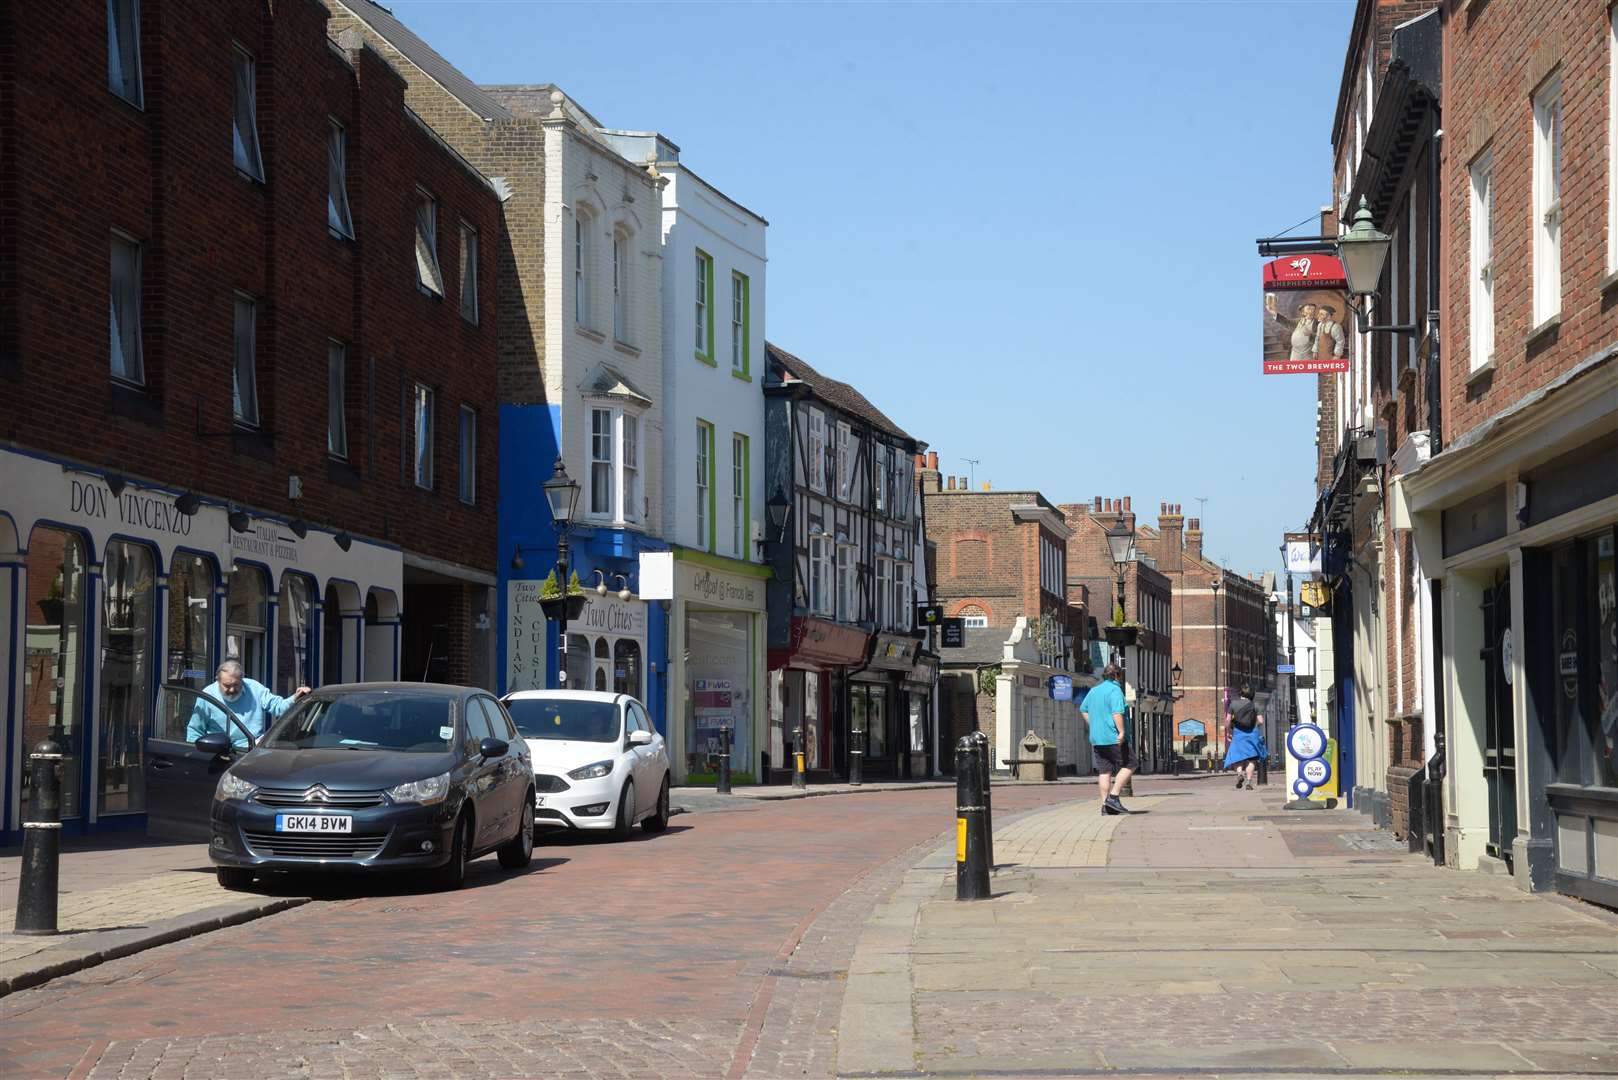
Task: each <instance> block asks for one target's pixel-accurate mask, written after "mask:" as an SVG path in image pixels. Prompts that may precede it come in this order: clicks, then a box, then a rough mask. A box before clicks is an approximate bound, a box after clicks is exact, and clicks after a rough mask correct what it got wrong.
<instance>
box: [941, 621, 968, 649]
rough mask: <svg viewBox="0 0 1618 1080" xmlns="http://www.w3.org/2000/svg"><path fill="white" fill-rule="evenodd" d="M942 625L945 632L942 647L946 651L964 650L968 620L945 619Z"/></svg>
mask: <svg viewBox="0 0 1618 1080" xmlns="http://www.w3.org/2000/svg"><path fill="white" fill-rule="evenodd" d="M941 625H942V626H943V630H944V633H943V638H942V641H941V645H942V647H943V648H946V649H964V648H966V620H965V619H945V620H944V621H943V623H942V624H941Z"/></svg>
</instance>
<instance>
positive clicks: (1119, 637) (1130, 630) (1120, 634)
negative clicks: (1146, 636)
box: [1101, 623, 1140, 649]
mask: <svg viewBox="0 0 1618 1080" xmlns="http://www.w3.org/2000/svg"><path fill="white" fill-rule="evenodd" d="M1101 632H1102V634H1103V635H1105V637H1106V639H1107V644H1108V645H1111V646H1112V647H1113V648H1116V649H1127V648H1129V646H1131V645H1133V644H1135V641H1136V639H1138V638H1139V637H1140V626H1139V624H1136V623H1125V624H1124V625H1122V626H1105V627H1102V629H1101Z"/></svg>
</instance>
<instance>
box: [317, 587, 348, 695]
mask: <svg viewBox="0 0 1618 1080" xmlns="http://www.w3.org/2000/svg"><path fill="white" fill-rule="evenodd" d="M343 648H344V642H343V601H342V599H341V598H340V597H339V596H338V595H337V586H335V585H328V586H326V599H325V603H323V604H322V605H321V609H320V683H321V685H326V684H329V683H340V682H347V681H348V678H347V676H346V675H344V674H343Z"/></svg>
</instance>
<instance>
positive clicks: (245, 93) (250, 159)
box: [231, 48, 264, 180]
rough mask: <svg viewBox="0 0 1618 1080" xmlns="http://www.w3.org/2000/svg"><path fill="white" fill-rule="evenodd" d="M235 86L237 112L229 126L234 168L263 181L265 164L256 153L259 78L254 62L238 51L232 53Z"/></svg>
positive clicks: (257, 150)
mask: <svg viewBox="0 0 1618 1080" xmlns="http://www.w3.org/2000/svg"><path fill="white" fill-rule="evenodd" d="M231 65H232V68H233V73H234V75H235V83H236V112H235V116H234V117H233V119H232V125H231V142H232V144H233V147H234V150H235V155H236V168H238V169H240V170H241V171H242V172H244V173H246V174H247V175H248V176H251V177H252V178H253V179H254V180H263V179H264V161H263V159H262V158H261V157H260V156H259V149H258V74H257V69H256V66H255V65H254V63H253V58H252V57H251V56H249V55H248V54H247V52H246V51H244V50H242V49H240V48H237V49H235V50H233V51H232V53H231Z"/></svg>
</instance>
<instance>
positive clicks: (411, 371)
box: [0, 0, 501, 569]
mask: <svg viewBox="0 0 1618 1080" xmlns="http://www.w3.org/2000/svg"><path fill="white" fill-rule="evenodd" d="M140 8H141V52H142V67H143V75H144V89H145V100H144V107H143V108H140V109H137V108H134V107H132V106H131V105H129V104H128V103H126V102H125V101H124V100H123V99H122V98H120V97H118V96H116V95H114V94H112V93H110V92H109V91H108V89H107V63H108V61H107V49H106V41H107V27H106V13H105V11H103V10H102V9H101V8H98V7H93V6H86V5H67V6H65V7H56V6H53V5H39V4H24V5H7V10H6V14H5V16H4V17H5V18H6V19H8V20H9V27H8V29H9V34H8V35H6V37H5V40H7V41H10V42H14V43H15V47H14V51H11V52H8V53H4V54H0V63H3V65H4V70H5V74H4V75H3V76H0V85H4V86H7V87H9V88H10V89H9V90H8V91H7V92H6V106H5V107H7V108H9V109H10V110H11V112H10V118H9V119H10V122H9V123H8V124H6V125H5V127H6V131H7V134H6V136H5V138H6V143H5V147H4V156H3V158H0V162H3V165H0V174H3V175H4V177H5V179H4V185H5V190H7V191H10V192H13V193H14V199H13V200H9V201H7V203H6V211H5V212H6V213H7V215H8V217H7V218H6V220H5V221H4V222H3V224H4V228H0V234H3V235H4V236H6V238H7V240H6V245H5V247H4V248H0V282H5V283H6V285H5V295H4V298H3V300H0V304H3V314H4V315H5V325H6V334H7V338H8V345H9V349H10V352H9V355H10V356H11V358H12V359H11V361H10V362H9V363H8V364H6V365H5V366H4V367H3V368H0V379H3V380H4V381H3V382H0V395H3V396H4V397H5V399H6V401H7V408H6V409H5V410H4V411H3V414H0V438H3V439H6V440H10V441H14V442H17V443H20V444H23V445H26V446H29V447H34V448H37V449H41V450H45V451H49V452H55V453H60V454H62V455H64V456H71V457H76V458H80V459H86V460H88V461H89V462H91V463H93V464H99V465H104V466H116V467H118V468H119V469H121V470H124V471H126V472H128V473H130V474H132V475H134V476H137V477H142V478H151V479H154V480H157V481H160V482H163V483H166V484H168V485H171V486H176V487H187V488H192V489H194V490H197V491H199V492H201V493H204V494H208V495H213V496H215V497H219V498H231V499H236V500H239V501H241V502H243V503H245V504H247V505H249V506H252V507H255V508H259V509H262V510H266V511H269V512H271V513H279V514H283V515H287V516H295V517H302V518H305V519H306V520H309V521H311V522H313V523H315V524H324V525H328V526H332V527H340V528H346V529H348V530H349V531H351V532H354V533H357V534H361V535H366V536H371V537H375V538H380V539H382V540H386V541H390V542H392V543H395V544H398V545H400V546H402V547H404V548H406V549H408V550H412V551H417V552H421V553H424V554H427V555H432V556H435V557H439V558H443V559H446V560H451V561H454V562H459V563H464V564H470V565H474V566H477V567H479V568H483V569H488V568H491V567H492V566H493V564H494V549H495V518H494V514H495V497H496V492H495V477H496V474H497V470H496V464H495V451H496V447H497V441H498V440H497V424H498V411H497V409H496V398H495V395H494V392H493V385H492V384H493V380H492V374H493V368H494V358H495V326H494V323H495V309H494V301H493V297H494V289H493V288H492V287H488V288H485V289H483V290H481V291H480V303H479V305H478V321H477V323H476V324H474V323H471V322H468V321H466V320H464V319H462V317H461V315H460V291H459V280H458V272H457V271H458V268H459V265H460V230H459V226H460V223H461V222H462V221H465V222H467V223H469V224H471V225H472V226H473V227H475V228H476V229H477V231H478V233H479V236H480V238H481V241H482V242H481V245H480V263H479V278H480V280H481V281H483V282H485V283H490V284H492V282H493V280H494V257H495V252H496V251H497V250H498V249H499V248H500V246H501V241H500V219H499V204H498V199H497V197H496V195H495V194H494V192H493V191H492V190H491V188H490V187H489V185H488V184H487V183H486V182H485V181H484V180H483V179H482V178H481V177H479V176H478V175H476V174H475V173H474V172H473V171H472V170H470V169H469V168H468V167H467V166H466V164H465V163H464V162H462V161H461V160H459V159H458V158H457V157H455V156H454V155H453V154H452V153H450V152H448V151H447V149H445V148H444V147H442V146H441V145H440V144H439V143H438V141H437V140H436V139H435V138H434V137H433V136H432V134H431V133H430V132H428V131H426V130H425V129H424V128H423V127H422V126H421V125H420V124H419V123H418V122H416V121H415V120H413V119H412V118H411V117H410V116H409V115H408V114H407V112H406V110H405V106H404V98H403V92H404V84H403V83H402V82H401V81H400V79H399V78H398V77H397V75H396V74H395V73H394V72H393V71H392V70H391V69H390V68H389V67H388V65H387V64H386V63H385V62H384V60H383V59H382V57H380V56H379V55H377V54H376V53H374V52H369V51H363V52H350V53H348V54H346V55H343V54H341V53H339V52H338V51H335V50H334V49H333V48H332V47H331V45H330V44H329V43H328V40H327V32H326V17H325V12H324V10H323V9H322V8H321V7H320V6H319V5H318V4H314V3H308V2H289V3H283V4H277V5H275V7H274V9H273V13H272V11H271V9H270V8H268V7H267V6H262V5H256V4H255V5H230V4H215V3H208V2H205V0H146V2H144V3H142V4H141V5H140ZM232 41H235V42H239V43H241V44H242V45H244V46H247V47H248V48H249V49H250V50H251V51H252V53H253V55H254V58H255V60H256V62H257V100H256V105H257V113H258V131H259V140H260V144H261V149H262V155H263V161H264V171H265V178H266V179H265V181H264V182H262V183H261V182H258V181H255V180H252V179H249V178H247V177H245V176H243V175H241V174H239V173H238V172H237V171H236V169H235V168H234V166H233V163H232V154H231V116H232V104H233V100H234V93H233V87H232V76H231V64H230V62H229V50H228V46H227V45H226V44H225V43H229V42H232ZM328 116H331V117H334V118H336V119H337V120H338V121H339V122H341V123H342V124H343V125H344V127H345V129H346V131H347V134H348V184H347V189H348V195H349V200H350V205H351V209H352V212H353V219H354V223H355V231H356V236H357V239H356V240H353V241H350V240H345V239H339V238H336V237H334V236H333V235H332V234H330V233H329V231H328V228H327V217H326V201H327V172H328V169H327V166H328V151H327V145H328V144H327V137H328V130H329V127H328V123H327V117H328ZM418 185H419V186H421V187H422V188H425V189H426V190H428V191H430V192H431V193H432V194H433V196H434V197H435V198H436V199H437V201H438V206H439V210H438V252H437V255H438V260H439V263H440V265H441V266H442V267H443V270H444V277H445V288H446V294H445V296H444V297H443V298H441V299H440V298H433V297H428V296H425V295H423V294H422V293H421V292H420V291H419V289H418V288H417V285H416V267H415V254H414V245H415V207H416V189H417V186H418ZM115 230H116V231H119V232H122V233H124V234H127V235H128V236H130V237H132V238H134V239H136V240H138V241H139V242H140V243H141V245H142V261H143V272H142V279H143V294H142V300H141V313H142V344H143V351H144V358H145V366H146V381H145V386H144V387H143V388H139V389H127V388H125V389H122V390H120V389H118V388H115V387H114V385H113V383H112V381H111V379H110V377H109V372H110V366H109V365H110V345H109V341H108V330H107V321H106V315H105V312H106V310H107V297H108V291H109V280H110V270H109V247H110V242H111V237H112V235H113V233H114V231H115ZM238 294H245V295H249V296H251V297H253V298H254V300H255V301H256V303H257V307H258V323H257V350H256V359H257V368H258V372H257V384H258V394H259V399H260V412H261V417H262V419H261V429H262V432H263V433H265V434H266V435H268V434H273V440H271V439H269V438H260V437H254V436H252V435H247V436H242V437H235V438H232V437H225V438H207V439H203V438H199V437H198V435H197V426H198V424H199V422H200V424H201V426H202V427H203V428H204V429H205V430H207V431H210V432H221V431H224V432H228V431H230V430H231V428H232V404H231V401H232V396H231V371H232V366H231V365H232V360H231V358H232V340H233V308H234V300H235V297H236V296H237V295H238ZM332 339H335V340H338V341H342V342H344V343H346V344H347V346H348V350H349V361H348V383H347V386H346V387H345V390H346V395H347V423H348V435H349V444H350V445H349V457H348V461H347V464H346V465H345V464H341V463H334V462H330V461H329V458H328V454H327V449H326V415H327V388H326V370H327V343H328V341H329V340H332ZM418 379H419V380H421V381H422V382H424V383H426V384H427V385H429V386H431V387H432V388H433V389H434V391H435V395H436V414H435V419H436V424H435V427H436V430H435V444H434V456H435V459H436V462H437V469H436V478H435V479H436V483H435V488H434V490H432V491H430V492H428V491H421V490H419V489H417V488H416V487H415V486H414V484H413V483H411V482H410V481H409V480H408V479H407V478H405V477H404V476H403V475H402V472H403V468H402V461H403V459H404V455H405V453H406V449H407V447H408V442H407V436H408V431H407V430H404V429H402V427H401V412H402V410H401V399H402V394H403V393H404V392H405V389H406V388H407V387H408V385H409V384H410V382H411V381H413V380H418ZM463 403H464V404H467V405H470V406H471V407H473V408H474V409H475V410H476V411H477V413H478V418H479V438H478V470H477V475H478V484H477V493H476V496H477V497H476V502H475V504H474V505H473V506H465V505H463V504H462V503H461V502H460V500H459V499H458V498H457V482H458V476H457V471H456V462H457V423H458V410H459V407H460V406H461V405H462V404H463ZM289 475H296V476H298V477H300V478H301V479H302V482H303V497H302V499H301V500H299V501H297V502H295V503H294V502H293V501H291V500H290V499H289V498H288V480H287V478H288V476H289Z"/></svg>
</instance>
